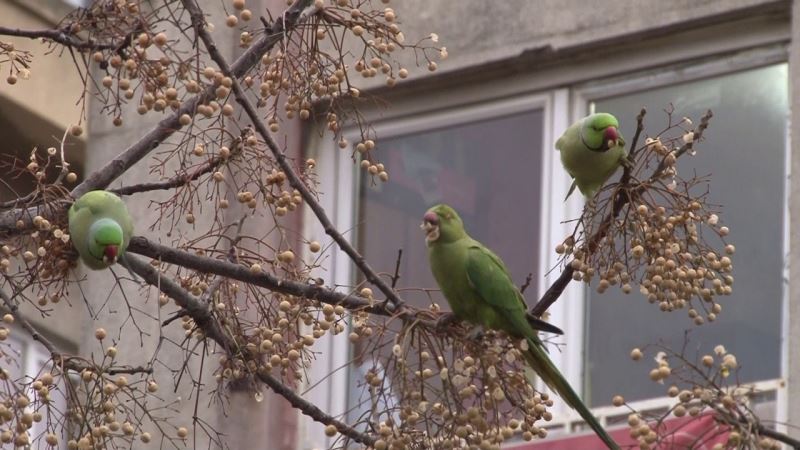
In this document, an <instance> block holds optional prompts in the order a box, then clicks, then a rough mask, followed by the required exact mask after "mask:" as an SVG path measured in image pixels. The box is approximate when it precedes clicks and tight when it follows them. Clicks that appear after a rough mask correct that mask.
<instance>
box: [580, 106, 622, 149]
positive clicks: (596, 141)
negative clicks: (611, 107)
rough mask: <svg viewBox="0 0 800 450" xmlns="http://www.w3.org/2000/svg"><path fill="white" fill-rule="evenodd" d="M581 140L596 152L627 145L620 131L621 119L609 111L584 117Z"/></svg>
mask: <svg viewBox="0 0 800 450" xmlns="http://www.w3.org/2000/svg"><path fill="white" fill-rule="evenodd" d="M581 141H583V145H585V146H586V147H587V148H588V149H589V150H591V151H594V152H606V151H608V150H609V149H612V148H614V147H617V146H618V145H623V146H624V145H625V140H624V139H623V138H622V134H620V132H619V121H617V118H616V117H614V116H612V115H611V114H609V113H595V114H592V115H590V116H587V117H586V118H584V119H583V126H581Z"/></svg>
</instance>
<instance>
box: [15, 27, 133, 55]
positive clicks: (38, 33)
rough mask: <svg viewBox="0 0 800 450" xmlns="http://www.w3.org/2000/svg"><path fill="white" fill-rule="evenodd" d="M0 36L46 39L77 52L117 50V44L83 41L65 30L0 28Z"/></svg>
mask: <svg viewBox="0 0 800 450" xmlns="http://www.w3.org/2000/svg"><path fill="white" fill-rule="evenodd" d="M0 35H2V36H17V37H25V38H29V39H47V40H49V41H53V42H56V43H58V44H61V45H64V46H66V47H71V48H74V49H77V50H103V49H110V48H117V44H113V43H100V42H94V41H92V40H91V39H90V40H88V41H83V40H81V39H78V38H76V37H75V36H72V35H70V34H69V33H68V31H67V30H25V29H21V28H9V27H0Z"/></svg>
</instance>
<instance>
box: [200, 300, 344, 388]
mask: <svg viewBox="0 0 800 450" xmlns="http://www.w3.org/2000/svg"><path fill="white" fill-rule="evenodd" d="M278 300H279V301H278V311H277V312H276V313H275V315H274V316H272V317H269V318H266V317H264V318H262V319H264V320H265V322H267V323H269V324H270V325H269V326H267V325H263V326H260V327H253V329H252V330H251V332H249V333H247V334H246V335H245V336H244V337H243V338H242V339H243V343H244V350H245V351H243V352H242V354H240V355H238V356H237V357H235V358H229V357H227V356H222V357H220V367H219V370H218V371H217V373H216V375H215V376H216V379H217V381H218V382H220V383H221V382H224V381H226V380H227V381H230V380H238V379H242V378H245V377H246V376H249V375H251V374H256V373H265V374H269V373H271V372H272V371H274V370H279V371H280V373H281V374H282V375H284V376H287V375H288V374H289V373H290V372H291V373H292V376H293V377H294V379H299V378H302V376H303V371H302V367H303V366H304V365H305V364H306V363H307V362H309V359H308V355H305V353H306V352H309V351H310V348H311V346H313V345H314V342H316V341H317V340H318V339H320V338H322V337H323V336H325V334H327V333H329V332H330V333H332V334H334V335H336V334H340V333H342V332H344V331H345V329H346V316H345V314H346V310H345V308H344V307H343V306H341V305H336V306H333V305H329V304H325V305H322V306H321V307H313V308H309V307H307V306H306V305H307V301H305V300H303V299H299V298H296V297H289V296H280V297H279V298H278ZM216 309H217V314H218V315H219V316H220V317H221V323H222V324H223V325H224V324H225V322H226V321H225V318H224V315H225V314H226V313H227V312H229V311H230V308H228V307H227V305H225V304H224V303H218V304H217V308H216ZM234 313H235V311H234ZM298 319H299V321H300V322H302V323H303V324H304V325H305V326H306V327H308V329H307V331H305V333H301V332H300V330H299V329H298V328H297V324H298ZM184 323H185V324H186V325H184V328H186V329H187V333H190V331H189V330H192V329H193V328H194V327H195V325H194V324H193V322H192V320H191V319H189V318H188V317H187V318H185V319H184ZM231 323H234V322H231Z"/></svg>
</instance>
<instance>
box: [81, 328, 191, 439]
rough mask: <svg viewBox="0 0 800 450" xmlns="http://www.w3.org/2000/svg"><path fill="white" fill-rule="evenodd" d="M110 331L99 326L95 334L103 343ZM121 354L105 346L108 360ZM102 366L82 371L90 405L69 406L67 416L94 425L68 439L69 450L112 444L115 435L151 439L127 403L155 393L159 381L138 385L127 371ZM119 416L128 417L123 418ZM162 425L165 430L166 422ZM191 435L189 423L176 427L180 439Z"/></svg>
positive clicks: (110, 362) (125, 437)
mask: <svg viewBox="0 0 800 450" xmlns="http://www.w3.org/2000/svg"><path fill="white" fill-rule="evenodd" d="M107 335H108V333H107V332H106V330H105V329H103V328H98V329H96V330H95V332H94V337H95V338H96V339H97V340H98V341H100V342H101V344H102V342H103V340H104V339H105V338H106V337H107ZM118 354H119V350H118V349H117V348H116V347H114V346H113V345H111V346H108V347H106V348H105V350H104V355H105V357H106V359H105V362H106V363H108V364H113V362H114V360H115V358H116V356H117V355H118ZM102 370H103V369H102V368H97V369H96V370H95V369H90V368H86V369H83V370H82V371H81V372H80V379H81V381H82V382H83V388H84V389H85V390H86V392H87V393H88V395H89V396H90V398H91V402H90V404H91V407H90V408H85V409H78V408H73V409H70V410H69V411H68V416H69V418H70V420H72V421H73V422H75V423H76V424H91V425H90V426H89V427H88V429H87V430H86V431H85V433H84V434H83V435H82V436H80V437H79V438H77V439H71V440H70V441H68V442H67V448H68V449H69V450H90V449H93V448H105V446H106V445H109V444H110V445H115V444H113V443H112V442H113V441H114V440H116V439H121V440H123V441H125V442H131V441H132V440H133V439H135V438H138V439H139V440H140V441H141V442H143V443H145V444H147V443H149V442H151V441H152V439H153V436H152V435H151V433H150V432H148V431H144V430H143V429H142V428H141V426H140V424H139V422H138V420H136V419H135V417H136V414H135V412H134V411H133V410H132V409H130V407H129V406H128V404H129V403H130V401H131V399H135V400H134V401H135V402H137V403H140V402H143V401H144V400H145V398H144V397H145V396H147V395H155V394H156V392H158V388H159V386H158V384H157V383H156V382H155V381H154V380H148V381H146V382H145V383H144V384H143V385H142V386H139V385H138V383H132V382H131V381H130V380H129V379H128V376H126V375H124V374H123V375H116V376H108V375H106V374H105V373H103V371H102ZM120 416H124V417H125V418H123V419H121V418H120ZM131 418H134V420H133V422H131V420H130V419H131ZM82 428H83V427H82ZM159 428H160V429H162V430H163V429H164V424H162V425H161V426H160V427H159ZM188 436H189V430H188V429H187V428H186V427H176V428H175V437H176V438H177V439H180V440H185V439H186V438H187V437H188Z"/></svg>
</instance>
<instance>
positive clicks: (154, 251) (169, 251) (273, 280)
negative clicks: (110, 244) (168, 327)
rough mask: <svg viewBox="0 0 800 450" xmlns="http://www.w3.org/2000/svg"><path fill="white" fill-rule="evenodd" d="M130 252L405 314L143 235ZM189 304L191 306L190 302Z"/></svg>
mask: <svg viewBox="0 0 800 450" xmlns="http://www.w3.org/2000/svg"><path fill="white" fill-rule="evenodd" d="M128 251H129V252H133V253H138V254H140V255H144V256H147V257H149V258H153V259H157V260H160V261H163V262H165V263H169V264H176V265H179V266H181V267H186V268H187V269H192V270H196V271H198V272H201V273H213V274H216V275H219V276H224V277H228V278H231V279H234V280H239V281H242V282H245V283H248V284H252V285H254V286H259V287H262V288H265V289H269V290H271V291H274V292H280V293H283V294H288V295H296V296H298V297H303V298H308V299H311V300H317V301H320V302H323V303H329V304H331V305H342V306H344V307H345V308H347V309H349V310H352V311H366V312H369V313H371V314H378V315H382V316H393V315H396V314H398V313H401V311H398V310H396V309H395V308H394V307H393V306H391V305H386V306H384V305H383V304H381V303H377V304H372V302H370V301H369V300H367V299H365V298H363V297H356V296H354V295H347V294H344V293H342V292H337V291H334V290H331V289H327V288H325V287H322V286H318V285H316V284H305V283H298V282H296V281H292V280H286V279H281V278H278V277H276V276H274V275H270V274H268V273H265V272H260V273H254V272H252V271H250V270H249V269H248V268H246V267H244V266H242V265H240V264H234V263H231V262H229V261H226V260H222V259H214V258H210V257H207V256H198V255H196V254H194V253H191V252H187V251H183V250H177V249H174V248H172V247H167V246H164V245H159V244H156V243H154V242H151V241H149V240H147V239H145V238H143V237H141V236H135V237H133V238H131V241H130V244H129V245H128ZM153 271H155V269H153ZM137 273H138V272H137ZM164 280H165V279H164V278H162V282H164ZM175 288H177V289H181V288H180V286H177V285H175ZM181 290H182V289H181ZM167 295H170V296H171V294H169V293H167ZM185 302H186V303H187V304H188V300H186V301H185ZM178 304H179V305H180V306H181V307H185V306H184V305H183V304H182V303H180V302H179V303H178Z"/></svg>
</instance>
